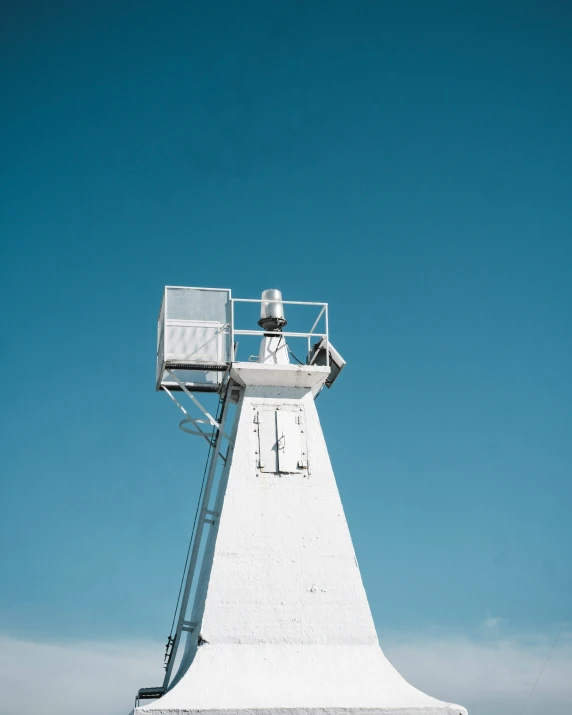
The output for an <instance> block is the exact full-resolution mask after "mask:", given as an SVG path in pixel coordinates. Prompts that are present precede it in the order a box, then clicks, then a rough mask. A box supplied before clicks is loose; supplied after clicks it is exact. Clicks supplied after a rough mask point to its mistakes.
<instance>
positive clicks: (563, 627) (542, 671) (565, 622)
mask: <svg viewBox="0 0 572 715" xmlns="http://www.w3.org/2000/svg"><path fill="white" fill-rule="evenodd" d="M571 612H572V605H571V606H570V608H569V609H568V614H567V616H566V621H564V623H563V624H562V625H561V626H560V630H559V631H558V634H557V636H556V638H555V639H554V643H552V648H551V649H550V650H549V652H548V655H547V656H546V659H545V661H544V663H543V664H542V668H541V669H540V673H539V674H538V677H537V678H536V680H535V681H534V685H533V686H532V688H531V690H530V693H528V697H527V698H526V700H525V701H524V703H523V706H522V710H521V711H520V712H519V714H518V715H523V713H524V711H525V710H526V706H527V705H528V703H529V702H530V699H531V698H532V696H533V694H534V691H535V690H536V686H537V685H538V683H539V681H540V678H541V677H542V673H544V669H545V668H546V666H547V665H548V661H549V660H550V657H551V655H552V653H553V652H554V649H555V648H556V646H557V645H558V641H559V640H560V636H561V635H562V633H563V632H564V629H565V628H566V626H567V625H568V623H567V621H568V616H569V615H570V613H571Z"/></svg>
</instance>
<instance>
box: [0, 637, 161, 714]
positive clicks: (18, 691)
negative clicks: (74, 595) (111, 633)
mask: <svg viewBox="0 0 572 715" xmlns="http://www.w3.org/2000/svg"><path fill="white" fill-rule="evenodd" d="M163 650H164V647H163V646H162V645H161V644H158V643H150V642H122V643H97V642H75V643H34V642H32V641H26V640H19V639H16V638H9V637H1V636H0V715H33V713H36V712H38V713H40V712H41V713H42V715H77V713H82V715H95V714H96V713H97V714H98V715H102V714H105V715H128V713H129V712H130V711H131V709H132V707H133V702H134V700H135V694H136V692H137V690H139V688H141V687H146V686H153V685H157V684H159V683H160V681H161V679H162V675H163V671H162V653H163Z"/></svg>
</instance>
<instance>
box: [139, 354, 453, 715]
mask: <svg viewBox="0 0 572 715" xmlns="http://www.w3.org/2000/svg"><path fill="white" fill-rule="evenodd" d="M328 375H329V368H327V367H317V366H306V365H304V366H294V365H266V364H252V363H235V364H234V365H233V367H232V370H231V379H232V380H233V385H234V386H236V387H237V388H238V389H239V391H240V399H239V404H238V416H237V422H236V428H235V431H234V434H233V440H234V448H233V450H232V453H231V454H230V455H229V458H228V459H227V462H226V465H225V471H224V472H223V476H222V477H221V487H220V492H219V493H220V499H219V502H218V504H217V507H216V509H215V512H214V513H215V514H220V518H219V519H218V521H217V522H216V524H214V519H213V524H214V525H213V528H212V538H211V539H210V541H209V543H208V544H207V547H206V551H205V556H204V560H203V567H202V570H201V573H200V577H199V582H198V587H197V596H196V599H195V605H194V607H193V610H192V614H191V616H190V619H189V621H190V622H191V623H192V624H193V628H194V626H195V624H196V629H194V630H193V631H192V632H191V633H189V635H188V637H187V643H186V647H185V652H184V654H183V657H182V660H181V664H180V666H179V670H178V673H177V675H176V677H175V679H174V681H173V684H172V685H171V687H170V689H169V690H168V691H167V692H166V693H165V695H163V696H162V697H161V698H159V699H158V700H156V701H154V702H152V703H150V704H148V705H145V706H142V707H138V708H136V709H135V711H134V712H135V713H136V715H175V714H176V715H187V714H188V715H190V714H191V713H192V714H193V715H197V714H199V713H200V714H201V715H211V714H212V715H215V713H216V714H219V713H220V714H222V713H225V714H227V715H255V714H259V715H262V714H263V715H289V714H290V713H292V714H295V715H354V714H358V713H360V714H362V715H398V714H399V715H466V710H465V709H464V708H462V707H460V706H458V705H452V704H449V703H445V702H441V701H440V700H436V699H435V698H432V697H430V696H428V695H425V694H424V693H422V692H420V691H419V690H417V689H416V688H414V687H413V686H412V685H410V684H409V683H407V682H406V681H405V680H404V678H402V676H401V675H400V674H399V673H398V672H397V671H396V670H395V668H394V667H393V666H392V665H391V664H390V663H389V661H388V660H387V659H386V658H385V656H384V655H383V653H382V651H381V649H380V647H379V644H378V640H377V635H376V632H375V627H374V623H373V619H372V617H371V613H370V609H369V605H368V603H367V598H366V594H365V590H364V588H363V584H362V581H361V576H360V572H359V568H358V564H357V561H356V558H355V554H354V550H353V546H352V542H351V538H350V534H349V530H348V527H347V523H346V520H345V517H344V513H343V508H342V504H341V501H340V497H339V493H338V489H337V486H336V481H335V478H334V474H333V471H332V467H331V464H330V460H329V456H328V452H327V448H326V443H325V440H324V437H323V434H322V429H321V426H320V422H319V419H318V414H317V412H316V407H315V403H314V394H315V393H316V391H317V389H318V388H319V387H320V385H321V384H322V383H323V382H324V380H325V379H326V378H327V376H328ZM356 484H357V475H356Z"/></svg>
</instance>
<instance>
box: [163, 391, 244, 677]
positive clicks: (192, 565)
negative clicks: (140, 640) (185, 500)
mask: <svg viewBox="0 0 572 715" xmlns="http://www.w3.org/2000/svg"><path fill="white" fill-rule="evenodd" d="M229 403H230V400H229V397H228V391H227V393H226V395H225V398H224V404H223V409H222V415H221V419H220V426H219V427H218V429H217V434H216V438H215V443H214V448H213V453H212V456H211V460H210V464H209V470H208V474H207V481H206V484H205V489H204V492H203V498H202V501H201V505H200V512H199V520H198V523H197V530H196V532H195V537H194V540H193V547H192V551H191V558H190V561H189V567H188V570H187V579H186V582H185V588H184V591H183V598H182V601H181V607H180V609H179V616H178V619H177V628H176V631H175V637H174V641H173V645H172V648H171V652H170V655H169V661H168V663H167V667H166V673H165V678H164V680H163V688H164V689H165V690H166V689H167V687H168V685H169V681H170V679H171V674H172V671H173V667H174V664H175V660H176V656H177V650H178V648H179V644H180V641H181V634H182V632H183V622H184V621H185V615H186V613H187V608H188V605H189V597H190V595H191V589H192V585H193V582H194V580H195V573H196V571H197V568H196V567H197V560H198V557H199V551H200V547H201V543H202V538H203V532H204V528H205V526H206V525H207V524H212V520H211V519H207V518H206V517H207V515H208V512H209V508H208V506H209V502H210V497H211V492H212V487H213V482H214V477H215V471H216V467H217V463H218V458H219V456H220V457H222V454H221V446H222V441H223V439H225V438H227V435H226V434H225V432H224V430H223V427H224V425H225V422H226V416H227V413H228V407H229Z"/></svg>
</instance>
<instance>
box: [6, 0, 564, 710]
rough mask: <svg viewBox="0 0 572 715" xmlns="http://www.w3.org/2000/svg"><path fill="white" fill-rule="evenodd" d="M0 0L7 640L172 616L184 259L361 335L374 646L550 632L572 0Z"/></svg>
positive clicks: (351, 496) (129, 634)
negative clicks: (165, 322)
mask: <svg viewBox="0 0 572 715" xmlns="http://www.w3.org/2000/svg"><path fill="white" fill-rule="evenodd" d="M3 14H4V18H3V22H2V26H1V27H0V63H1V65H0V66H1V70H2V71H1V72H0V74H1V76H2V79H1V80H0V81H1V83H2V106H3V110H2V116H1V119H0V123H1V132H0V143H1V144H0V146H1V166H2V171H1V172H0V181H1V195H2V212H1V218H0V236H1V254H0V291H1V293H2V305H3V335H4V350H3V351H2V356H1V358H0V359H1V360H2V365H3V369H4V375H5V380H4V390H3V400H2V412H1V428H2V429H1V431H0V446H1V449H2V475H3V478H2V498H1V500H0V539H1V541H2V544H3V545H4V549H3V568H2V576H1V577H0V578H1V579H2V586H1V588H0V634H3V637H5V638H6V639H8V640H7V641H6V642H9V643H21V642H31V643H34V644H56V645H57V644H61V643H65V644H67V645H69V644H73V643H82V644H85V643H89V642H98V643H99V642H105V643H114V642H124V641H129V642H134V641H135V642H136V641H138V639H139V640H141V641H145V642H147V641H151V642H153V641H162V640H163V639H164V637H166V634H167V633H168V629H169V626H170V618H171V615H172V610H173V608H174V602H175V598H176V591H177V587H178V579H179V577H180V571H181V568H182V562H183V561H184V554H185V550H186V542H187V539H188V536H189V533H190V527H191V518H192V515H193V514H194V507H195V502H196V498H197V495H198V485H199V480H200V474H202V467H203V462H204V458H205V454H204V450H203V447H202V445H201V444H198V443H195V441H193V439H192V438H190V437H187V436H186V435H183V434H182V433H181V432H179V431H178V430H177V423H178V415H177V414H176V412H175V410H174V408H173V406H172V405H171V404H170V403H169V401H168V399H167V398H166V396H163V397H161V396H160V395H156V394H155V392H154V384H153V383H154V359H155V334H156V319H157V312H158V307H159V302H160V298H161V291H162V288H163V286H164V285H165V284H170V285H205V286H228V287H230V288H232V290H233V293H234V295H236V296H240V297H257V296H258V295H259V293H260V291H261V290H262V289H264V288H267V287H278V288H280V289H281V290H282V291H283V294H284V297H285V298H286V299H291V300H324V301H328V302H329V304H330V315H331V336H332V340H333V342H334V344H335V345H336V347H337V348H338V349H339V350H340V352H341V353H342V354H343V355H344V357H345V358H346V359H347V361H348V367H347V369H346V370H345V371H344V373H343V375H342V377H341V378H340V380H339V381H338V382H337V383H336V385H335V389H333V390H331V391H330V392H328V393H327V394H324V395H323V396H321V397H320V400H319V410H320V415H321V419H322V423H323V427H324V431H325V434H326V438H327V439H328V443H329V447H330V452H331V457H332V461H333V465H334V469H335V471H336V475H337V479H338V482H339V487H340V491H341V494H342V498H343V501H344V506H345V509H346V515H347V518H348V521H349V524H350V528H351V531H352V536H353V539H354V543H355V548H356V551H357V555H358V558H359V562H360V566H361V569H362V575H363V579H364V582H365V585H366V589H367V591H368V595H369V599H370V603H371V607H372V611H373V614H374V618H375V620H376V623H377V626H378V631H379V633H380V638H381V640H382V645H383V643H384V635H386V636H387V638H388V639H392V642H394V643H397V644H399V643H400V642H402V640H403V639H402V638H401V637H400V635H399V634H406V633H407V634H409V635H408V638H409V637H410V635H411V634H412V633H414V634H423V633H426V634H429V633H430V634H431V635H430V636H429V635H427V638H428V639H429V638H431V639H432V638H435V637H436V636H435V633H440V634H441V635H442V639H445V640H444V641H442V642H446V639H447V638H449V637H451V636H450V634H451V633H455V634H457V636H458V637H462V638H466V639H467V642H468V643H469V642H470V643H473V644H474V645H475V648H477V647H478V648H480V647H482V644H483V639H484V640H485V641H486V639H487V638H488V639H490V638H491V637H493V636H494V637H495V638H497V639H503V638H510V639H516V640H518V642H519V643H520V642H521V641H522V642H524V641H526V642H528V641H527V638H528V636H530V634H534V637H535V638H537V639H540V642H541V643H543V642H544V641H543V640H542V639H546V640H547V642H551V638H553V637H555V635H556V634H557V632H558V631H559V629H560V628H561V626H562V624H563V623H565V622H566V619H568V618H569V607H570V603H571V600H572V597H571V582H572V574H571V571H570V561H571V559H570V556H571V553H570V552H571V540H572V521H571V520H570V506H571V498H572V486H571V479H570V463H571V457H572V454H571V451H572V450H571V440H570V434H571V429H572V408H571V404H572V402H571V397H572V395H571V392H572V390H571V379H570V377H571V375H570V365H571V358H572V334H571V330H570V305H571V301H572V282H571V279H570V275H571V273H570V272H571V268H572V241H571V229H572V220H571V217H572V211H571V201H570V196H571V195H572V133H571V132H570V126H572V91H571V89H572V88H571V77H572V11H571V9H570V7H569V6H567V4H566V3H561V2H556V1H549V2H543V3H541V2H530V1H529V2H526V1H524V2H523V1H521V2H508V1H506V0H504V1H500V2H498V1H497V2H494V3H493V2H480V3H458V2H441V1H436V2H434V3H426V2H421V1H420V0H419V1H418V2H414V1H411V2H409V1H407V2H403V3H389V2H365V1H364V2H354V3H349V2H317V1H316V2H307V3H302V2H280V3H263V2H251V1H250V0H248V1H247V2H244V3H231V2H219V3H198V2H165V3H161V4H159V5H158V4H157V3H150V2H145V1H142V2H137V3H135V2H115V3H109V2H99V3H91V4H87V3H79V4H78V3H72V2H58V1H56V2H54V3H50V4H44V3H37V2H22V3H17V4H15V5H13V6H11V7H5V8H4V13H3ZM499 619H500V620H499ZM491 632H493V633H492V635H491ZM567 632H568V631H567V630H566V629H565V633H567ZM459 634H461V636H459ZM457 636H455V637H457ZM403 638H405V636H403ZM563 638H564V641H565V644H567V643H568V641H566V638H565V634H564V636H563ZM519 639H520V640H519ZM529 640H530V639H529ZM427 642H433V641H424V643H427ZM487 642H488V641H487ZM499 642H500V641H499ZM503 642H505V641H503ZM512 642H516V641H512V640H511V643H512ZM67 645H66V647H67ZM560 645H561V647H562V641H561V642H560ZM38 647H40V646H39V645H38ZM82 647H83V646H82ZM420 647H421V646H420ZM566 647H567V648H568V647H569V646H568V645H566ZM161 650H162V649H161V647H160V646H159V647H158V651H157V656H156V664H157V674H158V675H157V678H158V677H159V675H160V668H161V659H162V652H161ZM541 651H542V648H540V651H539V653H540V655H539V658H540V661H542V658H543V657H544V656H543V655H542V652H541ZM495 652H496V651H495ZM527 653H528V652H527ZM497 655H498V653H497ZM490 657H492V658H493V659H494V656H490ZM527 657H528V656H527ZM557 657H558V653H557V652H556V651H555V655H554V658H556V659H557ZM571 658H572V656H571ZM515 667H518V666H515ZM555 667H556V666H555ZM548 668H550V663H549V666H548ZM533 671H534V667H533V666H531V673H533ZM534 677H535V674H534V673H533V674H532V676H531V678H532V680H534ZM547 677H548V676H547ZM412 679H413V676H412ZM414 682H415V681H414ZM527 683H528V684H527ZM140 684H141V685H145V684H147V683H144V682H141V683H140ZM528 685H532V683H531V682H530V678H529V681H526V679H525V680H524V681H523V683H522V688H521V690H522V697H524V696H525V695H526V692H527V688H528ZM517 690H518V689H517ZM520 692H521V691H520V690H518V692H516V694H515V693H512V694H510V696H509V695H507V694H506V693H505V694H504V695H503V696H502V697H501V696H499V697H500V698H501V700H500V702H501V704H500V705H498V708H499V709H498V710H496V709H495V707H497V706H496V705H494V703H493V704H491V703H492V701H491V703H489V704H488V705H487V704H486V703H485V704H484V705H482V709H480V710H478V712H482V713H483V714H486V715H496V712H501V711H502V712H503V713H507V712H510V707H512V705H510V703H513V701H514V702H518V698H520V697H521V695H520ZM505 696H506V697H505ZM568 696H570V697H572V693H568V695H566V697H568ZM503 697H504V698H505V699H504V700H503V699H502V698H503ZM563 697H564V696H563ZM129 698H131V691H130V692H129ZM510 698H513V700H510V703H509V699H510ZM129 702H130V701H129ZM563 702H564V701H563ZM507 703H509V704H508V705H507ZM571 703H572V700H568V701H566V706H564V705H563V706H562V707H563V708H564V707H568V708H569V707H570V704H571ZM533 706H534V705H533V703H532V704H531V705H530V707H531V708H533ZM479 707H480V706H479ZM120 711H121V710H118V712H120ZM564 711H565V710H564V709H563V710H562V712H564ZM567 711H568V710H566V712H567ZM0 712H2V713H3V712H7V711H3V710H2V705H0ZM12 712H15V711H14V710H12V711H11V715H12ZM58 712H61V711H58ZM515 712H516V711H515ZM527 712H528V711H527ZM530 712H532V709H531V710H530ZM554 712H555V713H558V712H559V711H558V709H557V708H556V706H555V709H554Z"/></svg>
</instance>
